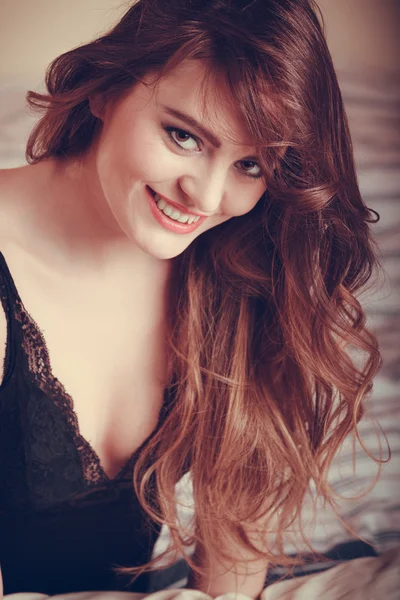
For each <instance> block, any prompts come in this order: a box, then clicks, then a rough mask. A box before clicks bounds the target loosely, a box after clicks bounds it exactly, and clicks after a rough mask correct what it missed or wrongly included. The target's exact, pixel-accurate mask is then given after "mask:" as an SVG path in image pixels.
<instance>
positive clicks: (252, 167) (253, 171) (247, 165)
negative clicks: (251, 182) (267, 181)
mask: <svg viewBox="0 0 400 600" xmlns="http://www.w3.org/2000/svg"><path fill="white" fill-rule="evenodd" d="M238 164H239V165H240V166H239V170H240V171H242V172H243V173H244V174H245V175H247V176H248V177H253V178H254V179H258V178H259V177H262V170H261V167H260V165H259V164H258V163H257V162H256V161H255V160H241V161H240V162H239V163H238Z"/></svg>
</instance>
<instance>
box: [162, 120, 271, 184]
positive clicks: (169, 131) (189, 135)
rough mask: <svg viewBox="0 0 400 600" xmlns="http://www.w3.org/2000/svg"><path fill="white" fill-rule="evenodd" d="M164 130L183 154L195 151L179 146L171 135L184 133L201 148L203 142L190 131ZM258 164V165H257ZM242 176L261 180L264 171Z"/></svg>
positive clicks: (174, 128)
mask: <svg viewBox="0 0 400 600" xmlns="http://www.w3.org/2000/svg"><path fill="white" fill-rule="evenodd" d="M164 130H165V131H166V133H168V136H169V138H170V140H171V141H172V142H173V143H174V144H175V145H176V146H177V147H178V148H179V149H180V150H183V152H188V153H191V152H193V150H187V149H186V148H182V146H181V145H180V144H178V142H177V141H176V140H174V138H173V136H172V135H171V134H172V133H184V134H185V135H187V136H188V137H190V138H192V139H193V140H195V142H196V143H197V144H198V146H201V141H200V140H199V138H198V137H196V136H195V135H193V134H192V133H189V132H188V131H186V130H185V129H181V128H180V127H171V126H167V125H164ZM242 162H254V163H255V161H251V160H249V161H245V160H244V161H242ZM255 164H257V163H255ZM242 174H243V175H244V176H245V177H248V178H250V179H261V177H262V176H263V173H262V171H260V173H259V174H258V175H249V174H248V173H246V172H245V171H242Z"/></svg>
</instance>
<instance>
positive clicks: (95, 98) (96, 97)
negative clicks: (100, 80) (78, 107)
mask: <svg viewBox="0 0 400 600" xmlns="http://www.w3.org/2000/svg"><path fill="white" fill-rule="evenodd" d="M89 108H90V112H91V113H92V115H93V116H94V117H97V118H98V119H100V120H101V121H103V119H104V102H103V99H102V97H101V96H100V94H91V95H90V96H89Z"/></svg>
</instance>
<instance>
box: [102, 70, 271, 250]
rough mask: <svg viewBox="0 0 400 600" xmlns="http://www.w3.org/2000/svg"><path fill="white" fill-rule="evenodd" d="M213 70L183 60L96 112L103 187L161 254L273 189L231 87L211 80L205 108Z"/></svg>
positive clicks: (127, 226)
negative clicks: (235, 106)
mask: <svg viewBox="0 0 400 600" xmlns="http://www.w3.org/2000/svg"><path fill="white" fill-rule="evenodd" d="M205 69H206V66H205V65H204V63H202V62H200V61H193V60H191V61H185V62H183V63H181V64H180V65H179V66H178V67H176V68H175V69H173V70H172V71H171V72H170V73H169V74H168V75H166V76H165V77H163V78H162V79H161V80H160V81H159V82H158V84H157V85H144V84H137V85H136V86H135V87H134V88H132V89H131V90H130V91H129V92H128V93H127V94H125V95H124V96H123V97H122V98H120V99H119V100H118V101H117V102H115V103H114V104H109V105H106V107H105V109H104V111H103V112H102V113H101V114H99V115H98V116H100V118H101V119H102V121H103V128H102V130H101V133H100V136H99V139H98V140H97V143H96V146H95V163H96V178H97V180H98V183H99V185H100V189H101V192H102V194H103V195H104V198H105V201H106V202H107V204H108V206H109V208H110V209H111V212H112V214H113V216H114V218H115V220H116V222H117V224H118V226H119V228H120V229H121V230H122V231H123V232H124V234H125V235H126V236H127V237H128V238H129V239H130V240H132V242H134V243H135V244H137V246H138V247H139V248H141V249H142V250H143V251H144V252H146V253H147V254H150V255H151V256H154V257H156V258H160V259H169V258H173V257H175V256H177V255H179V254H180V253H181V252H183V251H184V250H185V249H186V248H187V247H188V246H189V244H190V243H191V242H192V241H193V240H194V239H195V238H196V237H197V236H199V235H201V234H202V233H203V232H204V231H206V230H208V229H211V228H212V227H215V226H217V225H219V224H220V223H223V222H224V221H227V220H228V219H231V218H232V217H238V216H240V215H244V214H246V213H247V212H249V211H250V210H251V209H252V208H253V207H254V206H255V205H256V204H257V202H258V200H259V199H260V198H261V196H262V194H263V193H264V191H265V189H266V184H265V181H264V179H263V177H262V172H261V168H260V166H259V165H258V162H257V155H256V151H255V148H254V147H253V146H252V145H251V142H250V141H249V139H248V135H247V132H246V130H245V128H244V126H243V125H242V124H241V122H240V118H239V117H238V116H237V114H236V113H235V111H234V110H233V109H232V108H231V99H230V97H229V96H228V94H227V93H225V92H224V90H223V89H222V88H221V89H216V88H215V87H214V88H213V87H212V86H211V85H208V84H207V89H206V96H205V97H206V101H207V106H206V109H207V110H206V111H204V102H203V98H204V94H203V91H204V90H203V87H202V82H203V79H204V75H205ZM210 81H211V80H210ZM205 115H207V116H205Z"/></svg>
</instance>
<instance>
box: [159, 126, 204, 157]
mask: <svg viewBox="0 0 400 600" xmlns="http://www.w3.org/2000/svg"><path fill="white" fill-rule="evenodd" d="M165 131H166V132H167V133H168V135H169V137H170V138H171V139H172V141H173V142H174V144H176V145H177V146H179V148H182V150H185V151H187V152H197V151H199V150H200V144H199V140H198V139H197V138H196V137H195V136H194V135H191V134H190V133H188V132H187V131H185V130H184V129H178V128H176V127H165Z"/></svg>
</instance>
